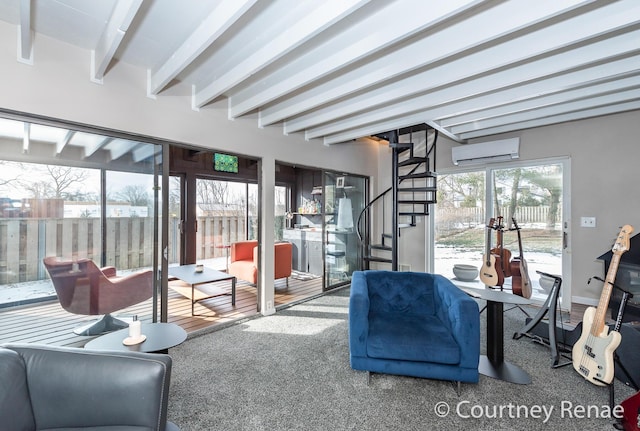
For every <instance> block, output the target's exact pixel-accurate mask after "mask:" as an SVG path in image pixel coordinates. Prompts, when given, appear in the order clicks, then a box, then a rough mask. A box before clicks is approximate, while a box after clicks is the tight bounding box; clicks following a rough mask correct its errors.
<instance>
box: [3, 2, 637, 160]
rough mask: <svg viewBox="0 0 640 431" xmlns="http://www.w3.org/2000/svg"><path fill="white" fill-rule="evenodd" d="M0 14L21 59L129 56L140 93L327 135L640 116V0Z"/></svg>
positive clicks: (27, 6) (90, 8)
mask: <svg viewBox="0 0 640 431" xmlns="http://www.w3.org/2000/svg"><path fill="white" fill-rule="evenodd" d="M0 20H3V21H6V22H9V23H11V24H13V25H15V26H16V29H17V32H18V35H19V37H18V38H17V39H18V45H19V46H18V47H17V49H16V52H17V53H18V54H17V58H16V59H15V60H16V61H22V62H25V63H28V64H31V65H32V67H38V42H37V41H38V38H37V37H33V35H34V33H35V34H43V35H46V36H48V37H51V38H55V39H59V40H61V41H64V42H66V43H69V44H72V45H77V46H78V47H80V48H83V49H87V50H88V51H90V52H91V55H90V56H88V58H87V61H88V62H90V70H91V77H88V78H87V79H91V80H93V81H95V82H96V83H102V85H106V86H108V85H109V72H110V66H114V67H117V62H123V63H129V64H132V65H135V66H138V67H141V68H144V69H146V70H147V71H148V73H147V76H148V82H147V85H146V88H140V89H139V91H140V92H141V93H142V94H146V95H148V96H149V97H156V98H161V97H163V91H165V89H166V88H168V87H169V86H170V85H171V83H172V82H174V81H178V82H180V83H182V84H186V85H188V86H190V88H192V96H190V97H189V96H182V97H184V99H185V100H184V107H185V109H200V108H203V107H205V106H206V105H207V104H209V103H211V102H212V101H217V100H220V99H224V100H226V101H227V103H228V111H229V117H230V118H231V119H233V118H238V117H241V116H244V115H247V114H255V113H257V114H258V115H257V121H258V123H259V126H260V127H279V128H281V129H282V131H283V133H285V134H291V133H300V134H304V136H305V137H306V138H307V139H313V138H318V139H321V140H322V141H323V142H324V143H325V144H338V143H344V142H351V141H353V140H356V139H359V138H363V137H367V136H371V135H375V134H378V133H383V132H386V131H389V130H393V129H399V128H403V127H408V126H412V125H415V124H420V123H427V124H429V125H430V126H432V127H434V128H436V129H438V130H439V131H440V132H441V133H443V134H445V135H446V136H448V137H450V138H452V139H454V140H456V141H459V142H466V141H468V140H473V139H476V138H484V137H487V136H490V135H494V134H498V133H504V132H513V131H518V130H522V129H525V128H531V127H537V126H542V125H550V124H556V123H561V122H566V121H572V120H578V119H584V118H590V117H596V116H601V115H608V114H613V113H617V112H623V111H630V110H637V109H640V1H638V0H620V1H606V0H599V1H579V0H553V1H533V0H505V1H471V0H439V1H435V0H395V1H393V0H385V1H383V0H323V1H315V0H305V1H298V0H92V1H87V0H0ZM3 61H11V59H3ZM173 97H175V96H173ZM114 145H115V144H114ZM113 150H114V151H117V150H119V148H115V147H114V149H113Z"/></svg>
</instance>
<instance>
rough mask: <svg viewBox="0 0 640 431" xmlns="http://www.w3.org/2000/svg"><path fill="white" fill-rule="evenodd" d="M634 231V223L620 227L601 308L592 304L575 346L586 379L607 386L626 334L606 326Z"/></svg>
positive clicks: (574, 358) (575, 362)
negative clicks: (625, 253) (607, 316)
mask: <svg viewBox="0 0 640 431" xmlns="http://www.w3.org/2000/svg"><path fill="white" fill-rule="evenodd" d="M632 232H633V227H632V226H631V225H625V226H623V227H622V230H620V234H618V238H617V239H616V243H615V244H614V245H613V248H612V250H611V251H612V252H613V256H612V258H611V263H610V264H609V270H608V271H607V277H606V280H605V283H604V287H603V288H602V294H601V295H600V302H598V308H597V309H596V308H594V307H589V308H587V309H586V310H585V312H584V317H583V318H582V334H581V335H580V338H579V339H578V341H576V343H575V344H574V345H573V350H572V362H573V368H574V369H575V370H576V371H577V372H578V373H580V375H582V376H583V377H584V378H585V379H587V380H589V381H590V382H591V383H593V384H595V385H598V386H606V385H608V384H609V383H611V381H612V380H613V376H614V373H615V366H614V363H613V352H614V351H615V350H616V349H617V348H618V346H619V345H620V341H622V337H621V336H620V333H619V332H617V331H611V332H609V327H608V326H607V325H605V316H606V314H607V310H608V308H609V299H611V291H612V290H613V282H614V281H615V278H616V273H617V272H618V265H619V264H620V257H621V256H622V254H623V253H624V252H625V251H627V250H629V235H631V233H632Z"/></svg>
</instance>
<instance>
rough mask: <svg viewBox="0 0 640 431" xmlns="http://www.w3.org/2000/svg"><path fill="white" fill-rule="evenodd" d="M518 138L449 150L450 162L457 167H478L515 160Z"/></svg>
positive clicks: (518, 144)
mask: <svg viewBox="0 0 640 431" xmlns="http://www.w3.org/2000/svg"><path fill="white" fill-rule="evenodd" d="M519 151H520V138H509V139H500V140H498V141H490V142H482V143H480V144H465V145H458V146H457V147H453V148H451V160H452V161H453V164H454V165H456V166H458V165H478V164H483V163H496V162H504V161H508V160H513V159H517V158H519V157H520V152H519Z"/></svg>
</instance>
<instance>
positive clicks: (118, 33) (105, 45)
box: [91, 0, 142, 83]
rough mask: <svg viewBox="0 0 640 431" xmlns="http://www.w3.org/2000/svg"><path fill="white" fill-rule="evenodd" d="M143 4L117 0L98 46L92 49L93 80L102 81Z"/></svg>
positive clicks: (130, 0) (137, 0) (131, 0)
mask: <svg viewBox="0 0 640 431" xmlns="http://www.w3.org/2000/svg"><path fill="white" fill-rule="evenodd" d="M141 5H142V0H128V1H119V2H116V5H115V8H114V9H113V12H112V14H111V17H110V18H109V21H107V23H106V26H105V28H104V31H103V32H102V36H101V37H100V40H99V41H98V44H97V46H96V48H95V49H93V50H92V51H91V81H93V82H96V83H102V78H103V77H104V74H105V72H106V71H107V67H109V64H110V63H111V60H112V59H113V56H114V55H115V53H116V50H117V49H118V47H119V46H120V44H121V43H122V39H123V38H124V35H125V33H126V32H127V30H128V29H129V25H131V21H133V18H134V17H135V16H136V13H138V10H139V9H140V6H141Z"/></svg>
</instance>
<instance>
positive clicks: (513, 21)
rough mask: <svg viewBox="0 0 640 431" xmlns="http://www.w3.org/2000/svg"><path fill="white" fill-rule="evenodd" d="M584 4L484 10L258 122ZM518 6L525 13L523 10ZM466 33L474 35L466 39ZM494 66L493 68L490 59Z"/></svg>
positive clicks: (273, 108)
mask: <svg viewBox="0 0 640 431" xmlns="http://www.w3.org/2000/svg"><path fill="white" fill-rule="evenodd" d="M585 3H586V2H584V1H581V2H580V1H577V0H569V1H565V2H562V3H560V2H545V3H541V4H539V5H537V4H536V7H535V8H531V7H530V6H527V4H526V3H524V2H522V1H513V2H511V1H509V2H502V3H500V4H498V5H495V6H493V7H491V8H486V9H483V10H481V11H479V12H477V13H476V14H474V15H472V16H471V17H470V18H468V19H464V20H460V21H456V22H455V23H452V24H451V25H448V26H446V27H443V28H441V29H439V31H436V32H432V33H429V34H427V35H424V37H421V38H418V37H416V38H415V40H414V41H412V43H409V44H406V45H404V46H401V47H399V48H398V49H395V50H393V51H391V52H389V53H388V54H387V55H381V56H378V57H377V58H375V59H373V60H371V61H368V62H366V63H363V64H361V65H359V66H357V67H355V68H353V69H351V70H349V71H348V72H345V73H342V74H339V75H336V76H335V77H333V78H331V79H327V80H325V81H324V82H322V83H321V84H319V85H316V86H313V87H310V88H309V89H306V90H303V91H300V92H298V93H296V94H295V95H294V96H291V97H288V98H286V99H283V100H282V101H279V102H277V103H274V104H272V105H270V106H268V107H265V108H264V109H262V110H261V111H260V122H261V125H262V126H267V125H270V124H274V123H276V122H278V121H282V120H285V119H288V118H291V117H293V116H298V115H301V114H302V113H305V112H311V111H312V110H313V109H316V108H318V107H319V106H322V105H325V104H328V103H330V102H334V101H336V100H339V99H341V98H344V97H345V96H348V95H353V94H355V93H357V92H360V91H365V90H367V89H371V88H374V87H375V86H380V85H384V83H385V82H390V80H391V79H392V78H398V77H400V76H403V75H406V74H408V73H411V72H415V71H417V70H425V69H427V68H428V67H430V66H433V65H434V64H441V63H443V62H445V61H447V59H455V58H458V57H460V56H462V55H464V54H466V53H469V52H473V51H479V50H482V49H486V50H487V51H488V48H489V47H490V46H492V45H496V44H499V43H500V42H502V41H504V40H505V39H506V36H507V35H510V34H513V33H515V32H519V33H522V32H524V29H526V28H531V27H533V28H534V29H535V28H540V27H541V26H542V24H543V23H545V22H549V21H550V20H551V19H552V18H554V17H557V16H558V15H559V14H561V13H566V14H568V15H570V16H572V15H573V14H574V13H576V14H577V12H578V11H576V8H578V7H579V6H582V5H584V4H585ZM538 6H539V7H538ZM523 8H524V9H525V10H526V13H524V12H523ZM529 9H530V10H529ZM470 34H472V35H473V37H469V36H468V35H470ZM536 45H537V43H534V44H533V46H531V47H530V49H536ZM525 46H528V45H525ZM516 51H517V52H518V53H520V55H521V56H524V55H525V54H526V52H525V48H523V46H522V45H521V46H518V48H517V50H516ZM512 55H513V54H512ZM488 64H490V63H489V62H488V61H484V60H482V59H480V63H479V64H475V65H474V66H475V68H476V69H477V68H478V67H480V66H484V67H485V68H486V67H487V65H488ZM493 65H494V67H495V63H494V64H493ZM457 73H458V74H461V73H464V71H460V70H458V71H457ZM441 78H442V77H441ZM426 84H428V81H427V82H419V83H418V86H417V87H414V90H415V91H420V90H421V89H422V88H424V87H425V85H426ZM297 123H298V120H297V119H295V120H292V121H289V120H287V122H286V130H285V133H292V132H295V131H299V130H302V129H303V128H306V127H304V126H303V127H302V128H298V127H296V126H297Z"/></svg>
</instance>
